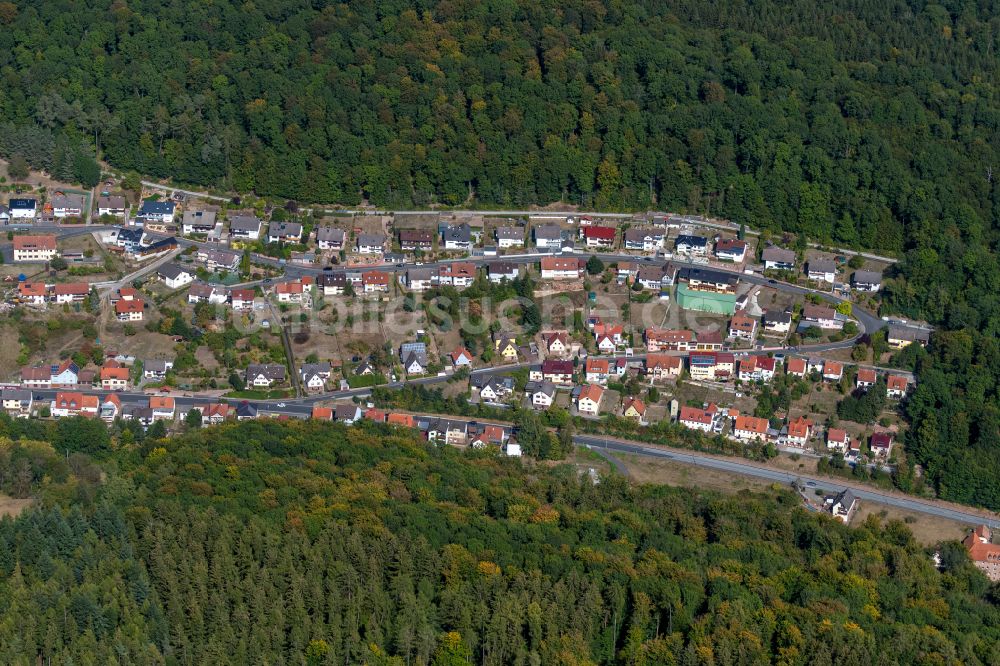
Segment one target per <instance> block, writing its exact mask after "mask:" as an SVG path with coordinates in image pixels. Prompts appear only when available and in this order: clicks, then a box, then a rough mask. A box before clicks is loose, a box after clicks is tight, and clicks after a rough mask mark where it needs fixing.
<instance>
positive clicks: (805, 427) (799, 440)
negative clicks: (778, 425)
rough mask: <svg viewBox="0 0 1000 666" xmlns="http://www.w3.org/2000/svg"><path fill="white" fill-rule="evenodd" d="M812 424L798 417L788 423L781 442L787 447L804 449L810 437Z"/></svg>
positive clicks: (804, 418)
mask: <svg viewBox="0 0 1000 666" xmlns="http://www.w3.org/2000/svg"><path fill="white" fill-rule="evenodd" d="M812 427H813V422H812V421H811V420H809V419H807V418H806V417H804V416H799V417H798V418H796V419H793V420H791V421H789V422H788V424H787V425H786V426H785V430H784V433H783V436H782V438H781V439H782V442H783V443H784V444H785V445H787V446H797V447H799V448H802V447H805V445H806V443H807V442H808V441H809V438H810V437H812Z"/></svg>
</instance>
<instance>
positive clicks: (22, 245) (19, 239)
mask: <svg viewBox="0 0 1000 666" xmlns="http://www.w3.org/2000/svg"><path fill="white" fill-rule="evenodd" d="M13 243H14V249H15V250H54V249H56V237H55V236H54V235H52V234H40V235H34V236H31V235H22V236H14V240H13Z"/></svg>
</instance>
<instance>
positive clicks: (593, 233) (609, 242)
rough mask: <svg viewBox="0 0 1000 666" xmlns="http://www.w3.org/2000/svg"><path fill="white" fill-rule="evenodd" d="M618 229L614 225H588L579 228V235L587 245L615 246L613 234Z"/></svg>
mask: <svg viewBox="0 0 1000 666" xmlns="http://www.w3.org/2000/svg"><path fill="white" fill-rule="evenodd" d="M617 234H618V230H617V229H615V228H614V227H598V226H590V227H583V228H581V229H580V236H582V237H583V239H584V240H585V241H586V244H587V247H592V248H604V249H608V248H612V247H614V246H615V236H616V235H617Z"/></svg>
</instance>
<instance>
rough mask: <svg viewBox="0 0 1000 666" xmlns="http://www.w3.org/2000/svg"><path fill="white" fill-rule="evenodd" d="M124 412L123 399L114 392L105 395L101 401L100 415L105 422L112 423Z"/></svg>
mask: <svg viewBox="0 0 1000 666" xmlns="http://www.w3.org/2000/svg"><path fill="white" fill-rule="evenodd" d="M121 413H122V401H121V399H120V398H119V397H118V396H117V395H115V394H114V393H112V394H110V395H107V396H105V398H104V400H103V401H102V402H101V405H100V410H99V412H98V415H99V416H100V418H101V420H102V421H104V422H105V423H111V422H112V421H114V420H115V419H116V418H118V415H119V414H121Z"/></svg>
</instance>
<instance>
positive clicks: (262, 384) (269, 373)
mask: <svg viewBox="0 0 1000 666" xmlns="http://www.w3.org/2000/svg"><path fill="white" fill-rule="evenodd" d="M284 381H285V366H283V365H281V364H280V363H251V364H250V365H248V366H247V372H246V385H247V386H252V387H253V388H270V387H271V386H273V385H274V384H282V383H284Z"/></svg>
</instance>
